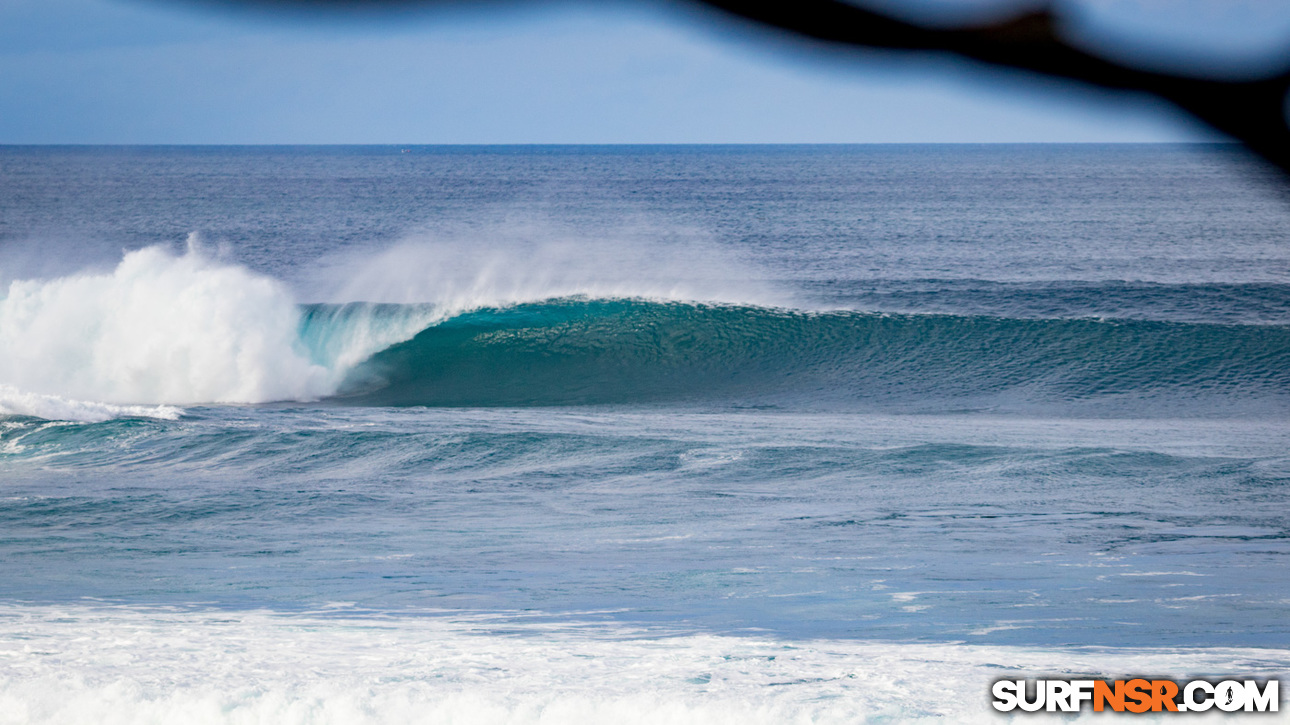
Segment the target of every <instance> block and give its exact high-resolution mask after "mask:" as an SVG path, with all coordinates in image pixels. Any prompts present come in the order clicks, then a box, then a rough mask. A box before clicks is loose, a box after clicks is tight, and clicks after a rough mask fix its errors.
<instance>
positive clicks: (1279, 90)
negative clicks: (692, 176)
mask: <svg viewBox="0 0 1290 725" xmlns="http://www.w3.org/2000/svg"><path fill="white" fill-rule="evenodd" d="M695 1H696V2H699V3H700V4H703V5H707V6H711V7H714V8H718V9H720V10H722V11H725V12H727V13H730V14H732V15H736V16H738V17H742V18H745V19H747V20H752V21H755V22H757V23H759V24H761V25H765V26H770V27H773V28H778V29H781V30H785V31H788V32H790V33H793V34H796V35H798V36H803V37H806V38H810V39H814V40H817V41H821V42H824V43H828V44H831V45H835V46H849V47H855V48H885V49H892V50H911V51H948V52H951V53H956V54H958V55H961V56H964V57H966V58H971V59H973V60H977V61H981V62H983V63H988V64H991V65H997V66H1003V67H1007V68H1015V69H1019V70H1025V71H1032V72H1036V73H1042V74H1045V75H1049V76H1057V77H1060V78H1067V79H1071V80H1075V81H1081V82H1084V83H1088V84H1091V85H1094V86H1099V87H1102V88H1110V89H1115V90H1126V91H1141V92H1145V93H1151V94H1154V95H1156V96H1160V97H1161V98H1164V99H1166V100H1168V101H1171V102H1172V103H1174V104H1175V105H1177V106H1178V107H1180V108H1182V109H1183V110H1186V111H1188V112H1189V113H1191V114H1192V115H1194V116H1196V117H1197V118H1199V119H1200V120H1202V121H1204V122H1206V123H1208V124H1209V125H1210V126H1213V127H1214V128H1216V129H1218V130H1219V131H1222V132H1223V133H1226V134H1228V135H1229V136H1232V137H1233V138H1235V139H1236V140H1238V141H1240V142H1241V143H1243V144H1245V145H1246V146H1247V147H1248V148H1249V149H1250V150H1252V151H1253V152H1254V153H1256V154H1258V155H1259V156H1262V157H1263V158H1265V159H1267V160H1268V161H1270V162H1272V163H1273V164H1275V165H1276V166H1277V167H1279V168H1280V169H1281V170H1282V171H1283V172H1285V173H1287V174H1290V126H1288V125H1287V122H1286V94H1287V91H1288V90H1290V71H1287V72H1283V73H1281V74H1280V75H1276V76H1273V77H1270V78H1264V79H1258V80H1250V81H1223V80H1211V79H1205V78H1195V77H1191V76H1185V75H1175V74H1169V73H1160V72H1153V71H1146V70H1141V69H1138V68H1133V67H1131V66H1127V65H1122V64H1120V63H1116V62H1113V61H1110V60H1107V59H1105V58H1100V57H1098V56H1095V55H1092V54H1090V53H1088V52H1086V51H1084V50H1083V49H1081V48H1078V47H1076V46H1073V45H1071V44H1070V43H1068V42H1067V41H1066V40H1064V39H1063V38H1062V37H1061V35H1060V34H1059V33H1058V32H1057V23H1056V19H1055V17H1054V16H1053V14H1052V13H1051V12H1048V11H1037V12H1029V13H1026V14H1024V15H1021V16H1018V17H1014V18H1011V19H1008V20H1005V21H1003V22H998V23H992V24H988V25H977V26H970V27H961V28H929V27H923V26H920V25H915V24H913V23H908V22H904V21H902V20H897V19H895V18H892V17H890V16H887V15H884V14H882V13H878V12H875V11H873V10H866V9H864V8H861V7H857V6H855V5H850V4H847V3H844V2H840V1H839V0H695Z"/></svg>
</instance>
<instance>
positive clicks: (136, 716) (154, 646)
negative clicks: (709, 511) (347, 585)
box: [0, 605, 1290, 725]
mask: <svg viewBox="0 0 1290 725" xmlns="http://www.w3.org/2000/svg"><path fill="white" fill-rule="evenodd" d="M343 612H344V610H339V611H331V612H327V611H323V612H315V613H310V614H296V615H284V614H275V613H271V612H264V611H252V612H229V611H198V610H167V609H164V608H151V609H129V608H124V607H100V608H95V607H93V606H87V605H72V606H26V607H24V606H18V605H6V606H4V607H3V608H2V609H0V658H2V659H3V661H4V662H5V663H6V665H7V667H6V669H5V670H4V671H3V672H2V673H0V723H11V722H12V723H18V722H22V723H30V724H36V723H56V722H103V723H122V724H124V723H171V722H174V723H180V722H182V723H186V724H191V725H204V724H207V723H209V724H211V725H215V724H217V723H267V722H272V723H284V724H292V725H306V724H314V723H318V724H324V723H325V724H331V723H337V724H340V723H344V724H345V725H361V724H362V723H391V722H408V723H411V722H427V723H429V722H433V723H472V724H475V725H493V724H496V725H521V724H524V723H545V724H556V723H597V722H603V723H610V722H612V723H623V724H624V725H632V724H635V723H640V724H642V725H643V724H645V723H676V724H678V725H686V724H694V725H707V724H709V723H719V724H729V725H757V724H759V723H776V724H780V723H802V724H805V723H860V722H874V721H878V722H955V723H971V722H981V723H989V722H997V721H998V719H999V715H998V714H997V713H995V712H994V711H993V710H992V709H990V706H989V704H988V703H989V687H990V683H991V682H992V681H993V680H994V679H996V678H999V677H1004V676H1007V677H1026V676H1033V675H1034V674H1035V673H1048V674H1065V675H1074V674H1079V675H1089V676H1108V677H1113V676H1117V675H1124V674H1133V673H1152V674H1157V675H1162V674H1169V675H1172V676H1193V675H1198V674H1199V675H1203V674H1206V673H1214V672H1237V671H1239V672H1242V673H1245V674H1248V675H1251V676H1259V677H1267V676H1273V675H1276V674H1279V673H1281V672H1283V671H1284V668H1285V665H1286V663H1287V661H1288V659H1287V658H1288V657H1290V652H1286V651H1284V650H1259V649H1248V648H1247V649H1228V648H1208V649H1195V650H1135V651H1132V652H1130V651H1122V650H1115V649H1089V648H1079V649H1041V648H1023V647H986V646H971V645H963V644H913V643H884V642H865V641H848V640H784V639H777V638H772V637H767V636H749V637H738V636H729V635H726V636H718V635H710V634H700V633H689V634H686V633H675V632H667V631H653V630H650V629H639V628H632V627H628V626H624V625H607V624H587V623H583V624H578V623H564V624H555V623H550V622H546V623H543V622H542V621H540V619H539V620H537V621H529V622H525V621H523V620H520V621H515V620H510V621H501V620H498V619H497V618H490V617H482V616H477V617H470V616H460V615H458V616H456V617H453V618H448V617H443V616H424V615H423V616H415V615H413V616H400V617H389V616H353V615H348V614H344V613H343ZM338 615H339V616H338ZM1084 715H1085V717H1087V718H1090V719H1092V718H1095V717H1096V714H1094V713H1091V712H1086V713H1084ZM1059 717H1060V720H1058V718H1059ZM1148 718H1150V716H1148ZM1034 719H1035V720H1036V721H1038V722H1049V721H1060V722H1069V721H1070V719H1071V716H1069V715H1061V716H1058V715H1050V716H1048V717H1045V716H1044V715H1043V714H1039V715H1037V716H1036V717H1035V718H1034ZM1211 719H1218V718H1217V717H1215V718H1211ZM1260 719H1265V718H1260ZM1284 719H1285V718H1284V716H1283V715H1282V716H1278V715H1273V716H1271V718H1270V719H1265V721H1267V722H1274V721H1284ZM1200 720H1201V721H1205V720H1206V718H1205V717H1204V716H1200Z"/></svg>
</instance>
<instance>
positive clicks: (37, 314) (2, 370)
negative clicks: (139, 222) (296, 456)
mask: <svg viewBox="0 0 1290 725" xmlns="http://www.w3.org/2000/svg"><path fill="white" fill-rule="evenodd" d="M298 322H299V311H298V309H297V307H296V303H295V300H294V299H293V298H292V295H291V294H290V292H289V290H287V289H286V287H285V286H284V285H282V284H281V283H279V282H277V281H275V280H272V279H269V278H267V277H263V276H259V275H256V274H254V273H252V272H250V271H249V270H246V269H244V268H241V267H238V266H235V265H232V264H226V263H221V262H219V261H216V260H214V259H211V258H210V257H208V256H206V255H205V254H203V253H201V252H200V251H198V250H196V249H191V248H190V249H189V250H188V251H187V252H186V253H184V254H174V253H172V252H170V251H169V250H167V249H165V248H162V247H149V248H146V249H141V250H138V251H134V252H130V253H128V254H126V255H125V256H124V258H123V259H122V260H121V262H120V264H118V265H117V266H116V268H115V269H113V270H111V271H108V272H85V273H80V274H75V275H71V276H67V277H62V278H58V279H53V280H21V281H15V282H13V283H11V284H10V286H9V290H8V294H7V295H6V296H5V297H4V299H2V300H0V351H3V354H2V355H0V383H2V384H5V385H6V386H8V388H7V389H8V390H10V392H9V394H8V395H7V396H6V401H5V402H4V405H5V407H6V408H7V409H10V410H13V411H16V412H25V413H28V414H36V415H44V414H45V413H46V412H49V411H50V410H51V409H52V408H54V407H57V406H56V405H54V404H53V403H52V402H51V401H52V400H53V398H50V397H48V396H57V397H58V398H62V399H65V400H73V401H75V400H83V401H95V402H97V403H110V404H126V405H159V404H168V405H183V404H191V403H204V402H221V403H256V402H263V401H269V400H283V399H297V400H304V399H311V398H317V397H319V396H322V395H324V394H326V393H327V392H328V390H329V387H330V386H331V384H332V381H331V378H332V374H331V372H330V371H329V370H327V368H326V367H324V366H322V365H318V364H316V363H314V362H311V361H310V360H309V358H308V355H307V353H306V352H305V351H304V350H303V349H302V347H301V345H300V343H299V341H298V335H297V326H298ZM13 391H22V392H23V393H27V394H34V395H39V396H46V397H44V398H26V399H25V400H27V402H26V403H21V402H19V403H15V401H20V400H22V398H21V396H18V395H17V394H15V393H14V392H13ZM32 401H43V402H40V403H39V404H34V403H33V402H32ZM70 405H71V406H72V408H74V407H75V406H76V405H77V404H74V403H73V404H70ZM108 410H109V409H107V408H99V409H98V412H97V413H93V414H91V417H94V416H98V415H103V414H106V412H107V411H108ZM136 412H137V411H136ZM62 413H63V414H72V410H71V408H68V407H66V406H64V410H63V411H62ZM81 417H82V418H84V417H85V416H81Z"/></svg>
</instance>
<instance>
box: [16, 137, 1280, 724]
mask: <svg viewBox="0 0 1290 725" xmlns="http://www.w3.org/2000/svg"><path fill="white" fill-rule="evenodd" d="M1244 164H1245V162H1244V161H1243V160H1242V159H1241V158H1240V157H1239V156H1237V155H1236V154H1235V153H1234V152H1231V151H1229V150H1225V149H1224V148H1222V147H1170V146H1078V147H1062V146H1028V147H783V148H779V147H771V148H758V147H753V148H721V147H696V148H456V149H444V148H413V149H411V150H410V152H408V153H403V152H401V150H400V149H397V148H393V149H390V148H303V149H191V148H144V149H93V148H90V149H81V148H70V149H52V148H40V149H33V148H8V149H0V279H2V280H4V281H5V282H6V284H7V285H8V287H7V291H6V292H5V293H4V296H3V298H0V666H2V667H3V669H0V722H8V721H13V722H45V721H49V722H58V721H66V720H69V719H72V720H90V721H94V720H103V721H107V720H108V719H109V718H106V717H101V716H99V715H98V714H97V713H101V712H109V711H110V712H112V713H114V714H113V716H112V717H113V718H116V719H117V720H119V721H123V722H131V721H148V722H156V721H161V722H171V721H174V722H179V721H184V722H232V721H246V720H256V719H259V720H261V721H265V720H272V721H275V722H366V721H370V722H389V721H417V720H418V718H420V719H424V720H426V721H435V722H440V721H444V722H529V721H534V722H536V721H543V722H578V721H583V722H585V721H589V720H602V721H603V720H614V721H621V722H632V721H640V722H736V721H737V722H758V721H764V722H785V721H800V722H853V721H864V720H866V719H875V718H876V719H885V720H897V721H903V720H920V719H941V720H944V719H946V718H949V719H951V720H954V721H959V720H965V719H976V718H988V714H987V708H988V706H987V704H986V703H987V700H986V692H987V685H988V682H989V681H990V679H992V678H993V677H997V676H1001V675H1003V674H1018V676H1025V675H1027V674H1030V675H1034V674H1053V673H1058V672H1071V673H1084V674H1099V675H1100V674H1106V675H1114V674H1128V673H1150V674H1157V675H1158V674H1162V673H1164V674H1176V675H1184V674H1193V675H1194V674H1205V675H1241V676H1247V675H1257V676H1271V675H1277V674H1281V673H1284V672H1285V671H1286V669H1287V667H1288V666H1290V651H1288V650H1290V625H1287V623H1286V622H1287V619H1286V616H1285V615H1286V611H1287V602H1290V587H1287V585H1286V583H1285V582H1286V574H1287V565H1286V555H1287V553H1290V530H1288V524H1287V521H1288V517H1287V513H1288V509H1287V494H1286V491H1287V484H1288V483H1290V456H1287V454H1286V451H1287V450H1288V448H1287V443H1288V442H1290V420H1288V419H1287V402H1288V401H1287V397H1286V396H1287V392H1288V390H1290V388H1288V385H1287V384H1288V383H1290V378H1288V376H1290V364H1288V363H1290V246H1287V245H1286V244H1285V242H1284V239H1283V230H1284V229H1286V228H1287V227H1286V222H1287V221H1290V204H1287V200H1286V199H1285V198H1283V196H1284V195H1283V193H1282V192H1280V191H1279V190H1278V187H1277V186H1276V185H1275V180H1274V179H1270V178H1267V177H1266V175H1265V173H1264V172H1262V171H1261V170H1259V169H1252V168H1247V167H1246V166H1245V165H1244ZM123 250H124V251H123ZM920 678H929V679H935V681H936V682H938V683H940V685H939V687H940V689H939V690H937V692H936V694H935V695H926V694H920V693H919V691H918V687H919V686H918V684H917V683H919V682H920V681H922V680H920ZM4 718H8V720H5V719H4ZM117 720H113V721H117Z"/></svg>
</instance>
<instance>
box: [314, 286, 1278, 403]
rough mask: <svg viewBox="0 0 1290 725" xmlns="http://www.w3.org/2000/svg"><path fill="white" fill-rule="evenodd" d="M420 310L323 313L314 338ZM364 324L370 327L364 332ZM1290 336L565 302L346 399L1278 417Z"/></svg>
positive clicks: (525, 308) (370, 368) (419, 346)
mask: <svg viewBox="0 0 1290 725" xmlns="http://www.w3.org/2000/svg"><path fill="white" fill-rule="evenodd" d="M426 314H427V313H426V311H425V309H424V308H420V307H401V306H395V305H383V306H362V307H355V306H349V307H347V308H337V307H328V306H314V307H312V308H309V309H308V310H307V311H306V323H305V332H304V333H303V334H304V335H305V336H306V337H310V338H311V339H315V340H317V339H324V338H329V337H334V336H335V335H336V334H337V333H336V332H335V326H337V325H339V326H342V327H343V326H344V325H347V324H352V323H351V322H347V321H351V320H353V319H355V318H356V317H358V316H362V318H363V319H364V320H368V321H370V320H372V319H377V320H381V321H382V322H380V323H379V324H378V325H377V327H379V328H382V329H393V328H397V327H399V326H400V325H401V324H404V323H403V322H400V320H406V319H408V318H409V317H414V316H418V315H419V316H425V315H426ZM364 324H371V323H370V322H365V323H364ZM1287 390H1290V328H1287V327H1285V326H1274V325H1228V324H1197V323H1181V322H1156V321H1127V320H1118V321H1103V320H1070V319H1064V320H1053V319H1010V318H1000V317H985V316H955V315H929V314H875V313H867V312H856V311H833V312H806V311H799V310H786V309H773V308H763V307H749V306H737V305H717V304H693V303H678V302H652V301H645V300H593V299H578V298H566V299H557V300H548V301H545V302H539V303H532V304H522V305H516V306H512V307H505V308H489V309H480V310H475V311H471V312H465V313H462V314H458V315H456V316H452V317H449V318H447V319H444V320H442V321H440V322H437V323H434V324H430V325H429V326H427V327H425V328H424V329H421V330H420V332H417V333H416V334H415V335H414V336H412V337H411V338H410V339H406V340H404V341H403V342H399V343H396V344H393V345H390V346H388V347H386V348H384V349H382V350H380V351H378V352H375V354H372V355H371V356H370V357H368V358H367V359H365V360H363V361H362V362H360V363H358V364H357V365H355V366H354V367H353V368H352V369H351V370H350V372H349V373H348V375H347V376H346V377H345V379H344V381H343V382H342V383H341V385H340V387H339V389H338V392H337V395H336V397H335V398H334V400H335V401H337V402H344V403H349V404H361V405H396V406H398V405H428V406H540V405H582V404H618V403H624V404H625V403H651V402H660V403H661V402H667V403H675V402H678V401H694V402H709V403H711V402H717V403H723V402H725V403H739V404H752V405H757V404H764V405H782V406H794V405H808V406H816V407H818V406H826V407H827V406H843V407H856V406H860V407H865V406H873V407H877V408H894V409H898V410H917V411H931V410H952V409H963V408H972V409H1007V410H1012V409H1026V408H1030V407H1044V406H1054V405H1055V406H1072V405H1073V406H1094V407H1098V408H1099V409H1100V410H1101V411H1102V412H1108V411H1110V412H1113V411H1114V410H1115V409H1116V408H1117V407H1124V408H1125V409H1126V410H1130V409H1131V411H1132V412H1134V413H1135V414H1142V413H1143V412H1150V411H1153V410H1166V411H1169V412H1173V413H1177V412H1178V411H1179V410H1206V411H1210V412H1214V411H1222V410H1233V409H1241V410H1247V411H1248V410H1249V409H1250V408H1251V407H1259V406H1262V407H1269V408H1272V407H1275V408H1281V407H1282V406H1283V403H1284V402H1285V393H1286V391H1287Z"/></svg>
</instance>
